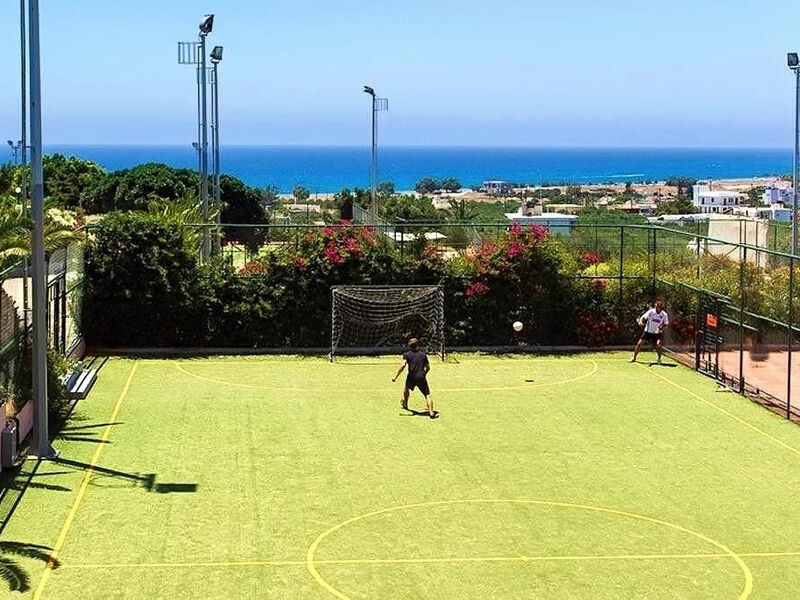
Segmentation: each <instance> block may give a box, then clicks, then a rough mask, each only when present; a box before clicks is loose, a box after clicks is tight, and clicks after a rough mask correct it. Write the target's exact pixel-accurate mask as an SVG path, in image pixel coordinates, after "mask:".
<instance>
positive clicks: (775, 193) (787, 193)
mask: <svg viewBox="0 0 800 600" xmlns="http://www.w3.org/2000/svg"><path fill="white" fill-rule="evenodd" d="M793 194H794V190H793V189H792V188H791V187H788V188H781V187H778V186H776V185H772V186H770V187H768V188H766V189H765V190H764V194H763V195H762V196H761V200H762V202H763V203H764V204H765V205H768V206H772V205H775V204H782V205H783V206H791V205H792V202H793Z"/></svg>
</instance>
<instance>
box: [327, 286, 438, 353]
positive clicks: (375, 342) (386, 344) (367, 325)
mask: <svg viewBox="0 0 800 600" xmlns="http://www.w3.org/2000/svg"><path fill="white" fill-rule="evenodd" d="M412 337H415V338H417V339H418V340H419V343H420V346H421V347H423V348H425V349H426V350H427V351H428V352H430V353H431V354H437V355H439V356H440V357H441V358H442V360H444V290H443V289H442V287H441V286H435V285H341V286H334V287H332V288H331V360H332V359H333V356H334V354H336V353H337V352H340V351H341V350H343V349H345V348H349V349H361V350H367V349H373V348H400V347H403V346H405V344H406V343H407V342H408V340H409V338H412Z"/></svg>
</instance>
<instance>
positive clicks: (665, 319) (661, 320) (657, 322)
mask: <svg viewBox="0 0 800 600" xmlns="http://www.w3.org/2000/svg"><path fill="white" fill-rule="evenodd" d="M636 322H637V323H639V325H641V326H643V327H644V332H643V333H642V337H640V338H639V341H638V342H637V343H636V349H635V350H634V351H633V358H632V359H631V362H636V357H637V356H639V352H640V351H641V350H642V346H644V343H645V342H650V343H652V344H653V346H655V349H656V352H657V353H658V364H661V351H662V346H663V341H664V340H663V338H664V328H665V327H666V326H667V325H669V315H668V314H667V311H665V310H664V303H663V302H661V301H660V300H659V301H658V302H656V305H655V306H654V307H653V308H651V309H650V310H648V311H647V312H646V313H644V314H643V315H642V316H641V317H639V318H638V319H637V320H636Z"/></svg>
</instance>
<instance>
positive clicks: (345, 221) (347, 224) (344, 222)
mask: <svg viewBox="0 0 800 600" xmlns="http://www.w3.org/2000/svg"><path fill="white" fill-rule="evenodd" d="M352 224H353V221H352V220H351V219H342V220H341V221H339V225H341V226H343V227H350V225H352Z"/></svg>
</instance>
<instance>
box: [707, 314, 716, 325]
mask: <svg viewBox="0 0 800 600" xmlns="http://www.w3.org/2000/svg"><path fill="white" fill-rule="evenodd" d="M717 323H718V321H717V316H716V315H712V314H711V313H708V314H706V325H708V326H709V327H714V328H716V327H717Z"/></svg>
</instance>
